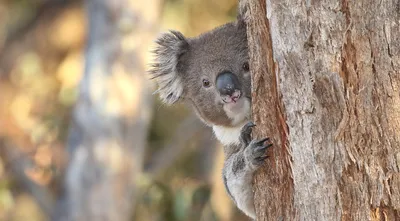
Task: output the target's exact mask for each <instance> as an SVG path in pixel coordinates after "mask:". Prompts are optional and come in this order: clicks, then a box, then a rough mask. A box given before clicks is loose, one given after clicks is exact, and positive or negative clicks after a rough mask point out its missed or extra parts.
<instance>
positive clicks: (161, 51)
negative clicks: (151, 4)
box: [149, 31, 189, 104]
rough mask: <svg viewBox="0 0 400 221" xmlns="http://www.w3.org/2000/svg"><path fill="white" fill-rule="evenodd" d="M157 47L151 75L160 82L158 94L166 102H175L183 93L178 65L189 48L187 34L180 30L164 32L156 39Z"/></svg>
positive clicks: (154, 52)
mask: <svg viewBox="0 0 400 221" xmlns="http://www.w3.org/2000/svg"><path fill="white" fill-rule="evenodd" d="M156 44H157V47H156V49H155V50H154V51H153V54H154V55H155V59H154V63H153V64H152V65H151V66H152V67H151V69H150V71H149V72H150V75H151V77H152V79H155V80H156V82H157V84H158V90H157V92H158V94H159V95H160V98H161V100H162V101H163V102H164V103H166V104H173V103H175V102H176V101H178V100H179V98H180V97H181V95H182V93H183V85H182V80H181V77H182V76H181V75H180V73H178V68H177V67H178V65H179V62H180V58H181V56H182V55H183V54H184V53H185V52H186V51H187V50H188V49H189V43H188V42H187V40H186V38H185V36H183V35H182V33H180V32H178V31H171V32H170V33H164V34H162V35H161V36H160V37H159V38H158V39H157V40H156Z"/></svg>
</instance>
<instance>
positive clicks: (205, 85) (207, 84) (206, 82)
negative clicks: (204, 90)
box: [203, 79, 211, 87]
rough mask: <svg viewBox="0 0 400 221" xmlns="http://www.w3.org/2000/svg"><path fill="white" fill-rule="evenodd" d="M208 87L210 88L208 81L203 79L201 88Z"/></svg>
mask: <svg viewBox="0 0 400 221" xmlns="http://www.w3.org/2000/svg"><path fill="white" fill-rule="evenodd" d="M210 86H211V83H210V81H209V80H207V79H203V87H210Z"/></svg>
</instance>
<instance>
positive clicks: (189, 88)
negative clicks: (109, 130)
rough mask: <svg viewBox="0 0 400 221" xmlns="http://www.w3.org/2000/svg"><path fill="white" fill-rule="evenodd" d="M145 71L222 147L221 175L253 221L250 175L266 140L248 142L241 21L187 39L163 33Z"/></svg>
mask: <svg viewBox="0 0 400 221" xmlns="http://www.w3.org/2000/svg"><path fill="white" fill-rule="evenodd" d="M156 44H157V47H156V49H155V50H154V51H153V53H154V55H155V60H154V63H153V64H152V68H151V69H150V71H149V73H150V75H151V76H152V78H153V79H154V80H155V81H156V83H157V84H158V90H157V92H158V94H159V96H160V98H161V100H162V101H163V102H164V103H166V104H174V103H176V102H178V101H184V102H186V103H189V104H190V105H191V106H192V107H193V109H194V111H195V112H196V113H197V115H198V117H199V118H200V119H201V120H202V121H203V122H204V123H205V124H206V125H208V126H210V127H212V129H213V130H214V134H215V136H216V137H217V139H218V140H219V141H220V142H221V143H222V144H223V145H224V154H225V161H224V168H223V171H222V177H223V181H224V184H225V188H226V191H227V193H228V194H229V196H230V197H231V199H232V200H233V201H234V202H235V204H236V206H237V207H238V208H239V209H240V210H241V211H243V212H244V213H245V214H246V215H248V216H249V217H251V218H252V219H255V218H256V215H255V208H254V199H253V197H254V196H253V191H252V180H253V174H254V172H255V171H256V170H257V169H258V168H259V167H260V166H261V165H262V163H263V162H264V160H265V159H266V158H267V155H266V149H267V148H268V147H270V146H272V144H271V143H270V142H269V139H268V138H265V139H261V140H256V139H254V140H253V139H252V138H251V132H252V128H253V127H254V126H255V125H254V123H252V122H251V121H250V117H251V76H250V70H249V63H248V60H249V55H248V46H247V36H246V24H245V22H244V21H243V20H240V19H238V20H236V21H234V22H231V23H228V24H225V25H222V26H220V27H217V28H215V29H214V30H211V31H209V32H206V33H203V34H201V35H200V36H197V37H193V38H186V37H185V36H184V35H183V34H181V33H180V32H178V31H171V32H169V33H165V34H163V35H161V36H160V37H159V38H158V39H157V40H156Z"/></svg>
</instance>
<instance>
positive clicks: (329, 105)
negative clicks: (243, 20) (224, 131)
mask: <svg viewBox="0 0 400 221" xmlns="http://www.w3.org/2000/svg"><path fill="white" fill-rule="evenodd" d="M244 4H245V5H246V7H247V10H248V11H247V13H248V15H247V19H248V21H247V22H248V38H249V47H250V57H251V69H252V74H253V103H254V104H253V114H254V120H255V122H256V124H257V125H258V128H257V131H256V132H257V134H256V135H259V136H261V135H262V136H270V137H272V138H273V141H274V143H275V147H274V148H273V150H272V151H271V152H272V153H271V157H270V158H269V160H267V162H266V163H265V167H264V169H263V170H261V171H260V173H259V174H257V176H256V179H255V196H256V202H255V204H256V210H257V215H258V220H400V173H399V170H400V38H399V36H400V24H399V21H400V2H399V1H398V0H382V1H374V0H358V1H347V0H333V1H331V0H322V1H294V0H284V1H281V0H268V1H266V0H247V1H245V3H244Z"/></svg>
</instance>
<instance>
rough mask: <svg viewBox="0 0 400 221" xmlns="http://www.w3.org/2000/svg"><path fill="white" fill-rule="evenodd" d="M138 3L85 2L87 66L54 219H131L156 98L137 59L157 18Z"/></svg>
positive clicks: (120, 1) (154, 6) (91, 0)
mask: <svg viewBox="0 0 400 221" xmlns="http://www.w3.org/2000/svg"><path fill="white" fill-rule="evenodd" d="M135 2H136V1H123V0H119V1H107V0H87V1H86V3H87V4H86V6H87V11H88V18H89V37H88V45H87V50H86V65H85V71H84V76H83V79H82V81H81V84H80V95H79V99H78V101H77V103H76V106H75V109H74V112H73V125H72V127H71V128H70V136H69V140H68V148H69V154H70V158H69V165H68V168H67V172H66V177H65V192H64V196H63V198H62V200H61V201H60V203H59V205H58V208H57V211H56V213H55V215H54V217H53V219H54V220H109V221H114V220H121V221H123V220H130V218H131V213H132V211H133V203H134V196H135V180H136V179H138V176H139V173H140V172H141V170H142V159H143V151H144V146H145V141H146V135H147V127H148V125H149V120H150V116H151V105H152V98H151V97H152V96H151V93H149V88H147V87H146V85H147V84H145V81H146V77H145V75H144V73H145V71H144V68H143V63H144V62H142V61H140V58H141V57H143V56H142V52H143V51H144V50H145V49H144V48H143V47H144V46H146V45H148V44H146V42H147V43H148V40H149V39H151V37H149V36H150V35H151V31H152V30H151V27H152V25H154V24H152V23H151V22H154V18H155V17H154V16H153V17H152V15H151V14H150V15H149V14H148V13H146V10H141V9H140V6H139V4H140V2H139V3H136V4H134V3H135ZM152 3H153V4H151V3H150V4H149V5H152V7H151V9H152V10H154V12H153V13H156V12H158V10H157V7H156V6H157V5H158V4H156V3H157V1H152ZM142 5H143V4H142ZM149 18H152V19H149Z"/></svg>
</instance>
